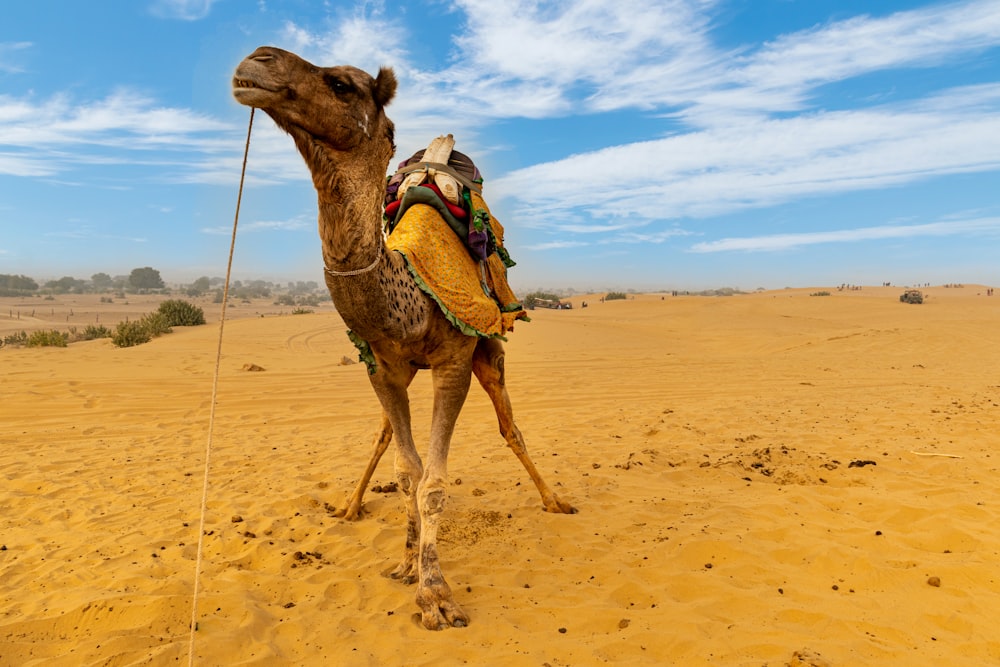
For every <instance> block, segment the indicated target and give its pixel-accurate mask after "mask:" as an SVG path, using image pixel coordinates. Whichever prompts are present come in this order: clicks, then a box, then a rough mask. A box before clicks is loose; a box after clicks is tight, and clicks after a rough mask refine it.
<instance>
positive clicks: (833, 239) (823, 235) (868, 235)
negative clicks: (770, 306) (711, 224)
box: [690, 218, 1000, 253]
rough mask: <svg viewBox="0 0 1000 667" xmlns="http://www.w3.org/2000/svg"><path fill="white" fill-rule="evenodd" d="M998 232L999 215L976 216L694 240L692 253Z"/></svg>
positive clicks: (999, 226)
mask: <svg viewBox="0 0 1000 667" xmlns="http://www.w3.org/2000/svg"><path fill="white" fill-rule="evenodd" d="M968 234H974V235H984V234H986V235H990V236H996V235H998V234H1000V218H978V219H972V220H957V221H947V222H932V223H927V224H922V225H885V226H880V227H864V228H861V229H840V230H833V231H828V232H805V233H801V234H770V235H766V236H754V237H742V238H725V239H720V240H718V241H707V242H705V243H696V244H694V245H693V246H691V249H690V250H691V252H696V253H712V252H733V251H745V252H759V251H778V250H788V249H790V248H800V247H802V246H808V245H819V244H824V243H857V242H859V241H874V240H883V239H898V238H903V239H905V238H913V237H915V236H957V235H968Z"/></svg>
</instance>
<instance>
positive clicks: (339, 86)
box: [323, 74, 352, 95]
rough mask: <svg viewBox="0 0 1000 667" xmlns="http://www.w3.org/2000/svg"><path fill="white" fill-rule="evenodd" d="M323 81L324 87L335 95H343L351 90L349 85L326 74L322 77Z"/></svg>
mask: <svg viewBox="0 0 1000 667" xmlns="http://www.w3.org/2000/svg"><path fill="white" fill-rule="evenodd" d="M323 80H324V81H325V82H326V87H327V88H329V89H330V90H332V91H333V92H334V93H335V94H337V95H343V94H344V93H346V92H349V91H351V90H352V87H351V84H349V83H347V82H346V81H344V80H342V79H338V78H337V77H335V76H333V75H330V74H326V75H324V76H323Z"/></svg>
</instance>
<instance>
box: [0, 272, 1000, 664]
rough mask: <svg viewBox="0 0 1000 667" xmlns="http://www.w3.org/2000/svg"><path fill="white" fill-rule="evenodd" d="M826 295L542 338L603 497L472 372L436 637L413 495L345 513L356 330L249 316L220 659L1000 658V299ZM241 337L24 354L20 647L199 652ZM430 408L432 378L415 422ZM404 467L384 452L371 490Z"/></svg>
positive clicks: (67, 652)
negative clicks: (348, 518) (429, 621)
mask: <svg viewBox="0 0 1000 667" xmlns="http://www.w3.org/2000/svg"><path fill="white" fill-rule="evenodd" d="M814 291H816V290H814V289H813V290H809V289H806V290H783V291H775V292H763V293H757V294H753V295H742V296H735V297H728V298H705V297H671V296H665V297H661V296H660V295H643V296H638V297H636V298H634V299H632V300H628V301H616V302H608V303H599V302H598V301H597V299H595V298H592V297H591V298H588V299H587V300H588V301H589V303H590V307H588V308H586V309H580V308H579V305H580V304H579V302H580V299H574V302H575V305H576V306H577V308H576V309H575V310H572V311H543V310H539V311H534V312H533V313H532V317H533V321H532V322H531V323H524V324H519V325H518V327H517V330H516V331H515V332H514V333H513V334H512V335H511V337H510V343H509V345H508V352H509V354H508V363H507V368H508V382H509V389H510V392H511V396H512V400H513V401H514V409H515V414H516V415H517V417H518V423H519V425H520V427H521V430H522V431H523V433H524V435H525V438H526V439H527V442H528V446H529V448H530V449H531V452H532V454H533V456H534V458H535V461H536V463H537V464H538V466H539V468H540V469H541V471H542V473H543V475H545V476H546V478H547V480H548V481H549V482H550V483H557V484H558V488H559V493H560V494H561V495H563V496H564V497H566V498H568V499H569V500H571V501H572V502H573V503H574V504H575V505H576V506H577V507H578V508H579V509H580V513H579V514H577V515H573V516H556V515H549V514H546V513H544V512H542V511H540V509H539V508H540V502H539V500H538V496H537V494H536V492H535V490H534V488H533V486H532V485H531V483H530V480H529V479H528V478H527V475H526V474H525V473H524V471H523V469H522V468H521V467H520V465H519V463H518V462H517V460H516V459H515V458H514V457H513V456H512V455H511V454H510V452H509V451H508V450H507V449H506V447H505V445H504V442H503V440H502V438H500V436H499V434H498V433H497V429H496V423H495V418H494V415H493V413H492V410H491V408H490V406H489V403H488V401H487V399H486V397H485V395H484V394H483V393H482V392H481V391H480V390H479V389H478V388H476V387H474V388H473V390H472V392H471V393H470V396H469V400H468V402H467V404H466V408H465V411H464V412H463V414H462V416H461V418H460V420H459V423H458V428H457V430H456V434H455V439H454V443H453V446H452V455H451V458H450V463H449V474H450V477H451V480H452V486H451V487H450V496H449V499H448V505H447V509H446V519H445V521H444V523H443V527H442V530H441V535H440V540H441V556H442V564H443V567H444V571H445V575H446V576H447V577H448V578H449V580H450V582H451V584H452V587H453V588H454V589H455V590H456V591H457V598H458V600H459V602H460V603H461V604H462V605H463V606H464V607H465V609H466V611H467V612H469V614H470V615H471V618H472V621H471V625H470V626H469V627H468V628H464V629H453V630H448V631H445V632H442V633H432V632H427V631H425V630H423V629H422V628H421V627H419V623H418V622H417V621H415V620H414V614H415V610H416V607H415V604H414V602H413V589H412V588H407V587H405V586H403V585H401V584H399V583H396V582H394V581H392V580H390V579H388V578H386V577H384V576H382V573H383V572H385V571H387V570H389V569H391V568H392V567H393V566H394V565H395V564H396V560H397V558H398V557H399V556H400V555H401V550H402V542H403V509H402V506H401V500H400V498H399V497H398V496H397V494H395V493H378V492H371V491H370V492H369V494H368V496H367V498H366V504H365V510H366V513H365V517H364V518H363V519H362V520H361V521H358V522H345V521H342V520H340V519H337V518H334V517H333V516H331V514H330V511H329V509H330V508H331V507H336V506H342V505H343V504H344V501H345V499H346V497H347V495H348V493H349V492H350V491H351V488H352V486H353V484H354V483H355V481H356V479H357V477H358V475H359V473H360V471H361V469H362V467H363V465H364V462H365V460H366V459H367V456H368V448H369V444H370V442H371V438H372V436H373V435H374V431H375V428H376V426H377V424H378V417H379V409H378V407H377V404H376V401H375V398H374V395H373V394H372V392H371V389H370V386H369V385H368V381H367V379H366V377H365V372H364V368H363V366H361V365H341V363H340V362H341V359H342V357H344V356H348V357H352V358H353V357H354V356H355V350H354V348H353V346H352V345H351V343H350V342H349V341H348V339H347V337H346V336H345V335H344V334H343V325H342V323H341V322H340V320H339V318H338V317H337V315H336V314H335V313H333V312H330V311H329V310H327V311H323V312H316V313H314V314H308V315H294V316H292V315H283V316H277V315H273V314H271V312H270V311H269V312H263V311H261V312H258V311H256V310H253V309H252V308H250V307H246V308H243V309H242V315H253V316H246V317H240V318H239V319H234V320H232V321H228V322H227V323H226V328H225V336H224V342H223V356H222V359H221V366H220V368H221V373H220V380H219V391H218V403H217V410H216V417H215V429H214V437H213V444H212V453H211V466H210V487H209V492H208V504H207V513H206V531H207V532H206V536H205V542H204V551H203V564H202V567H203V574H202V580H201V583H202V587H201V591H200V594H199V602H198V631H197V632H196V633H195V644H194V654H195V663H196V664H198V665H235V664H243V665H333V664H339V665H431V664H435V665H440V664H477V665H482V664H504V665H533V666H541V665H550V666H552V667H557V666H565V665H574V666H576V665H597V664H605V663H613V664H629V665H636V664H650V665H653V664H667V665H755V666H759V665H763V664H766V665H772V666H773V665H863V664H870V665H885V664H907V665H942V664H976V665H980V664H998V663H1000V637H998V635H997V632H996V620H995V619H996V618H997V616H998V615H1000V578H998V576H997V569H996V568H997V562H998V552H1000V518H998V513H997V511H996V508H997V507H998V506H1000V486H998V485H997V483H996V479H997V468H998V460H1000V454H998V452H1000V435H998V433H1000V429H998V428H997V423H998V422H1000V375H998V369H1000V340H998V337H997V331H1000V297H987V296H985V293H986V292H985V289H982V288H978V287H975V286H967V287H965V288H957V289H945V288H930V289H928V290H926V291H927V293H928V294H929V295H930V297H929V299H928V300H927V302H926V303H924V304H923V305H919V306H917V305H905V304H901V303H899V302H898V300H897V297H898V294H899V293H900V290H898V289H896V288H866V289H864V290H862V291H859V292H837V291H835V290H833V294H832V295H831V296H826V297H813V296H810V293H811V292H814ZM211 308H212V306H211V305H207V306H205V311H206V315H210V316H211V315H213V314H212V313H210V310H211ZM153 309H155V308H152V307H151V308H146V309H145V310H143V311H142V312H149V311H150V310H153ZM3 310H4V312H5V314H6V311H7V307H6V304H5V307H4V308H3ZM239 311H240V309H237V313H236V315H237V316H239V315H240V314H241V313H240V312H239ZM261 315H264V316H261ZM53 317H54V314H53ZM40 326H41V325H40ZM217 336H218V329H217V327H216V326H212V325H209V326H203V327H194V328H186V329H185V328H178V329H175V331H174V333H172V334H170V335H167V336H164V337H161V338H158V339H155V340H154V341H152V342H151V343H148V344H146V345H141V346H138V347H134V348H126V349H118V348H115V347H113V346H112V345H111V343H110V342H109V341H107V340H99V341H91V342H81V343H74V344H71V345H70V346H69V347H68V348H20V349H8V348H2V349H0V413H2V427H3V428H2V431H0V546H2V547H3V550H2V551H0V573H2V575H0V664H2V665H50V664H66V665H140V664H152V665H161V664H164V665H165V664H178V662H180V663H181V664H184V663H185V662H186V661H187V659H188V647H189V633H188V624H189V621H190V618H191V604H192V592H193V585H194V572H195V562H196V557H197V543H198V533H197V531H198V526H199V517H200V507H201V505H200V503H201V491H202V479H203V477H202V475H203V467H204V456H205V449H206V442H207V437H208V418H209V412H210V399H211V388H212V376H213V370H214V367H215V346H216V340H217ZM245 364H257V365H259V366H260V367H262V368H263V369H264V370H263V371H261V372H248V371H245V370H243V367H244V365H245ZM429 407H430V377H429V375H428V374H421V375H420V376H418V378H417V380H416V382H415V383H414V389H413V392H412V410H413V413H414V417H415V422H416V424H415V426H416V431H417V433H419V434H425V433H427V430H428V428H429V420H428V414H429ZM995 454H996V456H994V455H995ZM392 480H393V474H392V461H391V456H387V457H386V460H384V461H383V462H382V464H381V466H380V467H379V469H378V471H377V472H376V475H375V478H374V479H373V484H386V483H388V482H391V481H392ZM934 578H936V579H934ZM929 582H931V583H929ZM932 584H938V585H932Z"/></svg>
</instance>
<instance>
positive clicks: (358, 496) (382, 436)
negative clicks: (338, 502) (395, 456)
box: [333, 410, 392, 521]
mask: <svg viewBox="0 0 1000 667" xmlns="http://www.w3.org/2000/svg"><path fill="white" fill-rule="evenodd" d="M391 440H392V423H391V422H390V421H389V415H387V414H386V413H385V411H384V410H383V411H382V426H381V427H380V428H379V432H378V433H377V434H376V435H375V442H374V443H373V444H372V455H371V458H369V459H368V465H367V466H366V467H365V471H364V473H362V475H361V479H360V480H359V481H358V484H357V486H355V487H354V493H352V494H351V497H350V499H349V500H348V501H347V507H345V508H344V509H342V510H337V511H336V512H334V513H333V515H334V516H336V517H340V518H342V519H346V520H348V521H355V520H357V519H360V518H361V507H362V503H363V501H364V498H365V490H366V489H367V488H368V482H370V481H372V475H374V474H375V468H377V467H378V462H379V461H380V460H381V459H382V455H383V454H385V450H386V449H388V448H389V442H390V441H391Z"/></svg>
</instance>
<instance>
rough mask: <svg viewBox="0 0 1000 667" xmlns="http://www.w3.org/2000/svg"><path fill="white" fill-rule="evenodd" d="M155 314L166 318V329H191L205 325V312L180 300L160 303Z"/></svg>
mask: <svg viewBox="0 0 1000 667" xmlns="http://www.w3.org/2000/svg"><path fill="white" fill-rule="evenodd" d="M156 312H157V313H158V314H160V315H163V316H164V317H165V318H166V321H167V326H168V327H193V326H197V325H199V324H204V323H205V311H203V310H202V309H201V308H199V307H198V306H196V305H194V304H193V303H189V302H187V301H181V300H180V299H168V300H167V301H164V302H162V303H161V304H160V308H159V310H157V311H156Z"/></svg>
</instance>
